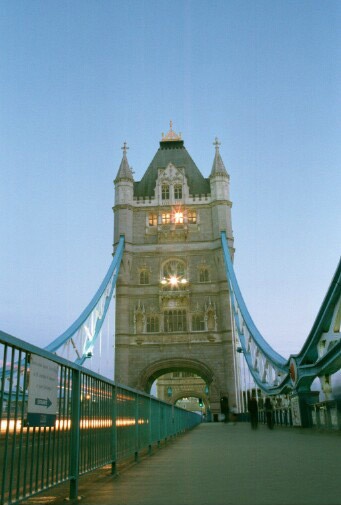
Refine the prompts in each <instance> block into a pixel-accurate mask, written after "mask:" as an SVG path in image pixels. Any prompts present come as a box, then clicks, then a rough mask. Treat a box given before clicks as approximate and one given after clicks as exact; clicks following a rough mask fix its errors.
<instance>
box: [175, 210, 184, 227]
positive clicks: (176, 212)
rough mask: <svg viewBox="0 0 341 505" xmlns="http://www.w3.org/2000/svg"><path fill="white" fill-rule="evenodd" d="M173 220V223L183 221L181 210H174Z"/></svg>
mask: <svg viewBox="0 0 341 505" xmlns="http://www.w3.org/2000/svg"><path fill="white" fill-rule="evenodd" d="M174 222H175V224H183V222H184V214H183V212H179V211H175V212H174Z"/></svg>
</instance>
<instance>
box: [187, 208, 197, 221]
mask: <svg viewBox="0 0 341 505" xmlns="http://www.w3.org/2000/svg"><path fill="white" fill-rule="evenodd" d="M187 222H188V223H189V224H196V222H197V211H196V210H189V211H188V212H187Z"/></svg>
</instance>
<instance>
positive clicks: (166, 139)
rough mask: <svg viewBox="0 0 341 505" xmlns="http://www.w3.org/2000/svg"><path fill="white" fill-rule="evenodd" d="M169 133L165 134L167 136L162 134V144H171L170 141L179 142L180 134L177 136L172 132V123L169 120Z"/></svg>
mask: <svg viewBox="0 0 341 505" xmlns="http://www.w3.org/2000/svg"><path fill="white" fill-rule="evenodd" d="M169 127H170V128H169V132H168V133H167V135H164V133H162V142H171V141H174V140H175V141H179V140H181V133H179V134H177V133H175V131H173V121H172V120H170V121H169Z"/></svg>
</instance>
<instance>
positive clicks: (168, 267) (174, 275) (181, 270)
mask: <svg viewBox="0 0 341 505" xmlns="http://www.w3.org/2000/svg"><path fill="white" fill-rule="evenodd" d="M162 278H163V279H166V280H167V281H170V280H171V279H176V280H177V281H178V282H180V283H183V284H185V282H182V281H183V279H185V265H184V263H182V262H181V261H177V260H170V261H167V263H165V264H164V265H163V268H162Z"/></svg>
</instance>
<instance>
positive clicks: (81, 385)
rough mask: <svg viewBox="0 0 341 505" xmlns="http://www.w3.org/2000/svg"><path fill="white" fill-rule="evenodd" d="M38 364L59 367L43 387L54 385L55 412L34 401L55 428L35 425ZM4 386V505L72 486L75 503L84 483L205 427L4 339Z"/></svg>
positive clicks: (0, 351)
mask: <svg viewBox="0 0 341 505" xmlns="http://www.w3.org/2000/svg"><path fill="white" fill-rule="evenodd" d="M33 356H35V357H37V356H38V357H40V358H41V359H43V360H47V361H46V362H45V361H43V364H44V363H56V364H57V367H58V373H57V374H56V381H55V384H54V382H53V379H52V378H51V377H48V378H46V377H45V378H44V379H42V381H43V383H42V384H41V387H42V389H44V387H45V384H44V381H45V382H49V381H50V382H51V381H52V383H51V384H52V385H51V384H47V385H46V387H47V390H49V388H50V391H51V388H52V393H53V390H55V391H54V393H55V397H56V402H57V403H56V405H55V406H54V405H53V402H51V401H50V399H49V398H48V397H47V398H45V397H44V398H40V397H41V396H42V395H41V394H38V393H37V398H35V404H38V409H39V408H40V410H41V409H43V408H44V407H46V412H47V411H51V409H52V411H53V415H52V418H53V422H52V423H51V416H50V418H49V416H48V415H45V414H39V415H38V422H36V421H35V422H33V423H32V421H30V419H35V416H36V414H33V417H32V414H31V412H30V411H29V409H30V408H31V407H30V405H32V397H33V395H34V394H35V393H34V392H32V391H31V390H30V381H31V385H32V383H33V382H32V381H33V377H32V372H33V365H32V361H33V360H32V357H33ZM54 366H55V365H54ZM42 377H43V375H42ZM36 380H38V381H39V378H38V379H36ZM0 381H1V382H0V437H1V438H0V503H1V505H5V504H6V505H7V504H8V505H10V504H15V503H19V502H20V501H21V500H23V499H27V498H29V497H31V496H33V495H34V494H36V493H39V492H41V491H43V490H46V489H48V488H50V487H52V486H56V485H57V484H60V483H62V482H66V481H70V498H71V499H73V498H76V497H77V496H78V481H79V477H80V475H82V474H85V473H87V472H90V471H92V470H94V469H96V468H99V467H102V466H104V465H111V468H112V472H113V473H115V471H116V464H117V462H119V461H122V460H123V459H125V458H128V457H135V460H138V458H139V454H140V453H141V451H143V450H147V451H148V450H149V452H150V451H151V449H152V447H153V445H159V444H160V443H161V441H166V440H167V439H168V438H169V437H172V436H174V435H176V434H179V433H181V432H184V431H185V430H189V429H191V428H193V427H194V426H196V425H197V424H199V423H200V421H201V418H200V416H199V415H197V414H195V413H192V412H188V411H186V410H183V409H179V408H177V407H174V406H172V405H169V404H167V403H164V402H162V401H160V400H157V399H156V398H154V397H151V396H149V395H147V394H144V393H142V392H140V391H136V390H133V389H130V388H128V387H125V386H122V385H119V384H115V383H114V382H113V381H110V380H109V379H106V378H104V377H102V376H100V375H98V374H96V373H93V372H90V371H89V370H87V369H85V368H82V367H81V366H79V365H75V364H74V363H71V362H69V361H67V360H65V359H63V358H60V357H58V356H56V355H54V354H51V353H49V352H48V351H45V350H42V349H39V348H38V347H35V346H33V345H30V344H28V343H26V342H23V341H21V340H19V339H17V338H15V337H13V336H10V335H8V334H6V333H3V332H1V331H0ZM45 396H46V395H45ZM30 397H31V398H30ZM38 397H39V398H38ZM33 403H34V402H33ZM41 405H43V407H41ZM30 416H31V417H30ZM49 419H50V421H49ZM49 423H50V425H49Z"/></svg>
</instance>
